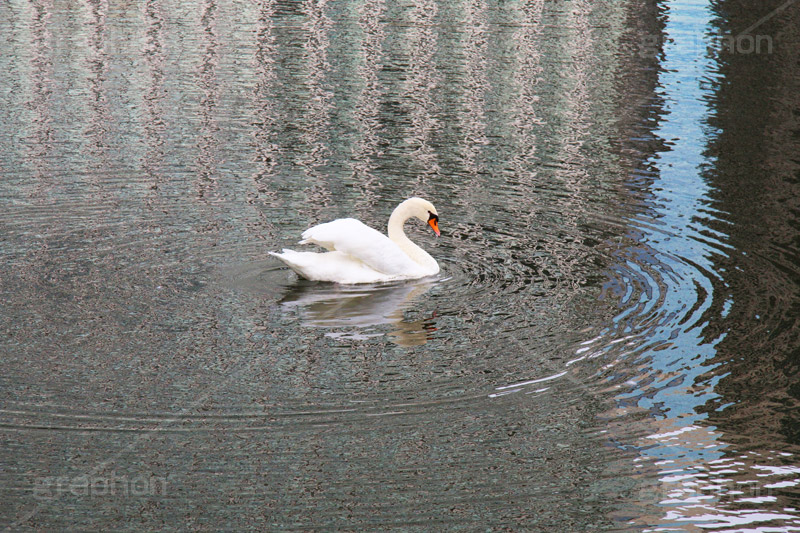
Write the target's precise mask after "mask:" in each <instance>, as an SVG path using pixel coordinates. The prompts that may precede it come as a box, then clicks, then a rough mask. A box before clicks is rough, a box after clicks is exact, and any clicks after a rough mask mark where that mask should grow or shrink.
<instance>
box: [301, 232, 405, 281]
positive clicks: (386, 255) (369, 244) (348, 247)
mask: <svg viewBox="0 0 800 533" xmlns="http://www.w3.org/2000/svg"><path fill="white" fill-rule="evenodd" d="M300 242H301V244H306V243H314V244H318V245H319V246H322V247H323V248H326V249H328V250H330V251H338V252H343V253H345V254H347V255H349V256H350V257H352V258H353V259H355V260H358V261H360V262H362V263H364V264H365V265H367V266H368V267H370V268H372V269H374V270H377V271H378V272H382V273H384V274H388V275H390V276H401V275H407V274H409V273H410V272H415V271H418V270H419V269H420V265H418V264H417V263H416V262H415V261H414V260H413V259H411V258H410V257H408V255H407V254H406V253H405V252H403V250H401V249H400V247H399V246H397V245H396V244H395V243H394V242H392V241H391V239H389V237H387V236H386V235H384V234H383V233H381V232H379V231H377V230H375V229H372V228H370V227H369V226H367V225H365V224H364V223H362V222H360V221H358V220H356V219H354V218H340V219H338V220H334V221H333V222H326V223H325V224H319V225H318V226H314V227H313V228H309V229H307V230H306V231H304V232H303V240H302V241H300Z"/></svg>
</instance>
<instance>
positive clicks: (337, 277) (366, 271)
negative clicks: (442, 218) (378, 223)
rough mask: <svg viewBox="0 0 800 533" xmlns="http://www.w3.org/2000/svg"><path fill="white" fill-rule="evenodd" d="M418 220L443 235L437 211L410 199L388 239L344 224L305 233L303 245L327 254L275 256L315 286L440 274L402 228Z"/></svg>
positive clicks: (394, 215)
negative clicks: (406, 223) (310, 245)
mask: <svg viewBox="0 0 800 533" xmlns="http://www.w3.org/2000/svg"><path fill="white" fill-rule="evenodd" d="M412 217H416V218H418V219H420V220H422V221H423V222H427V223H428V224H430V226H431V227H432V228H433V230H434V231H435V232H436V234H437V235H439V227H438V220H439V216H438V215H437V213H436V208H435V207H433V204H431V203H430V202H428V201H427V200H423V199H422V198H409V199H408V200H406V201H404V202H403V203H401V204H400V205H398V206H397V208H395V210H394V211H393V212H392V216H391V217H389V231H388V234H389V236H388V237H387V236H386V235H384V234H382V233H381V232H379V231H377V230H374V229H372V228H370V227H369V226H367V225H365V224H363V223H362V222H360V221H358V220H356V219H354V218H340V219H337V220H334V221H333V222H327V223H325V224H319V225H318V226H314V227H312V228H309V229H307V230H306V231H304V232H303V240H302V241H300V244H318V245H319V246H322V247H323V248H325V249H327V250H329V251H328V252H322V253H315V252H295V251H294V250H287V249H284V250H283V252H282V253H276V252H270V254H271V255H274V256H275V257H277V258H278V259H280V260H281V261H283V262H284V263H286V265H287V266H289V268H291V269H292V270H294V271H295V272H297V273H298V274H299V275H300V276H302V277H304V278H306V279H309V280H312V281H334V282H337V283H347V284H351V283H377V282H382V281H394V280H402V279H417V278H423V277H425V276H432V275H434V274H436V273H438V272H439V265H438V263H436V260H435V259H434V258H433V257H431V256H430V255H429V254H428V253H427V252H426V251H425V250H423V249H422V248H420V247H419V246H417V245H416V244H414V243H413V242H411V240H410V239H409V238H408V237H406V234H405V232H404V231H403V224H405V222H406V220H408V219H409V218H412Z"/></svg>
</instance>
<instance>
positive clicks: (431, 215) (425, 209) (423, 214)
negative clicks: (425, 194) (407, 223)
mask: <svg viewBox="0 0 800 533" xmlns="http://www.w3.org/2000/svg"><path fill="white" fill-rule="evenodd" d="M397 207H398V209H400V208H403V210H404V211H405V212H406V214H407V216H408V218H411V217H415V218H418V219H420V220H421V221H422V222H424V223H426V224H428V225H429V226H430V227H431V228H432V229H433V232H434V233H436V236H437V237H438V236H439V235H441V233H439V214H438V213H437V212H436V208H435V207H433V204H432V203H430V202H429V201H428V200H424V199H422V198H417V197H414V198H409V199H408V200H406V201H405V202H403V203H402V204H400V205H399V206H397Z"/></svg>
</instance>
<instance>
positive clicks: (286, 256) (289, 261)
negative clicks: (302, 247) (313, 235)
mask: <svg viewBox="0 0 800 533" xmlns="http://www.w3.org/2000/svg"><path fill="white" fill-rule="evenodd" d="M268 253H269V255H271V256H273V257H277V258H278V259H280V260H281V261H283V263H284V264H285V265H286V266H288V267H289V268H291V269H292V270H294V271H295V272H297V274H298V275H300V276H302V277H304V278H305V277H307V276H306V275H305V274H304V273H303V271H302V269H303V267H302V266H301V265H299V264H298V263H297V262H296V261H294V260H293V259H295V258H296V257H298V256H300V252H295V251H294V250H290V249H289V248H284V249H283V251H282V252H281V253H278V252H268Z"/></svg>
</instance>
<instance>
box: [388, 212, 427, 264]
mask: <svg viewBox="0 0 800 533" xmlns="http://www.w3.org/2000/svg"><path fill="white" fill-rule="evenodd" d="M413 216H414V215H413V214H412V212H411V206H410V205H408V203H407V202H403V203H401V204H400V205H398V206H397V207H396V208H395V210H394V211H392V216H390V217H389V228H388V235H389V238H390V239H391V240H392V242H394V243H395V244H396V245H397V246H399V247H400V249H401V250H403V251H404V252H405V253H406V255H408V256H409V257H410V258H411V259H413V260H414V261H415V262H416V263H418V264H420V265H422V266H424V267H428V268H433V267H434V266H435V267H436V270H437V271H438V268H439V266H438V264H437V263H436V260H435V259H434V258H433V257H431V256H430V255H429V254H428V252H426V251H425V250H423V249H422V248H420V247H419V246H417V245H416V244H414V243H413V242H411V239H409V238H408V237H406V232H405V231H404V230H403V225H404V224H405V223H406V220H408V219H409V218H411V217H413Z"/></svg>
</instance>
